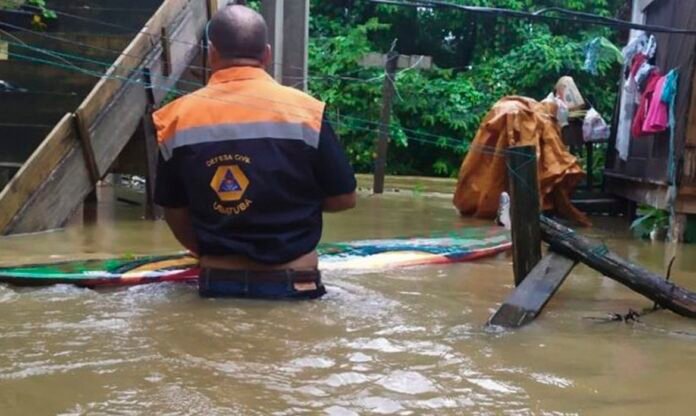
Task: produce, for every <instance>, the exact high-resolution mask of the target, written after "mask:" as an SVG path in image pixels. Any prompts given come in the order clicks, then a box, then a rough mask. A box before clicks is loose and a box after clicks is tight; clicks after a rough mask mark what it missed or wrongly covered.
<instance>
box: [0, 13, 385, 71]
mask: <svg viewBox="0 0 696 416" xmlns="http://www.w3.org/2000/svg"><path fill="white" fill-rule="evenodd" d="M0 26H4V27H6V28H10V29H13V30H17V31H21V32H24V33H29V34H31V35H34V36H38V37H42V38H45V39H51V40H54V41H57V42H62V43H66V44H70V45H74V46H77V47H80V48H84V49H91V50H95V51H101V52H107V53H109V54H113V55H114V56H115V57H118V56H127V57H130V58H135V59H137V60H143V59H145V58H146V56H138V55H132V54H128V53H123V52H122V51H119V50H116V49H110V48H105V47H102V46H95V45H90V44H88V43H84V42H80V41H76V40H73V39H69V38H66V37H62V36H56V35H50V34H48V33H45V32H41V31H37V30H33V29H28V28H25V27H21V26H18V25H14V24H11V23H7V22H2V21H0ZM0 33H7V34H8V37H9V35H10V33H9V32H6V31H1V30H0ZM13 38H15V39H17V40H19V41H21V39H19V38H16V37H13ZM199 46H200V45H199ZM146 55H147V54H146ZM269 65H273V66H274V67H281V68H283V67H284V68H286V69H293V70H295V69H300V70H302V69H303V68H300V67H299V66H295V65H284V64H282V63H279V62H271V63H269ZM185 67H186V68H188V69H193V70H197V71H209V70H210V68H208V67H205V66H200V65H194V64H188V65H186V66H185ZM368 70H369V69H368V68H360V69H357V70H355V71H349V72H346V73H342V74H334V75H329V74H318V73H311V72H309V73H308V74H307V77H308V78H310V79H330V80H341V81H355V82H372V81H377V80H381V79H382V78H383V75H380V76H376V77H373V78H370V79H367V80H366V79H363V78H357V77H350V76H348V75H351V74H354V73H356V72H360V71H368ZM285 78H289V79H293V78H296V79H304V78H305V77H303V76H285Z"/></svg>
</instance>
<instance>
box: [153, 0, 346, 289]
mask: <svg viewBox="0 0 696 416" xmlns="http://www.w3.org/2000/svg"><path fill="white" fill-rule="evenodd" d="M206 32H207V34H208V38H209V44H208V57H209V61H210V66H211V68H212V70H213V76H212V78H211V80H210V82H209V83H208V85H207V86H206V87H205V88H203V89H201V90H199V91H197V92H195V93H193V94H190V95H187V96H185V97H182V98H180V99H178V100H176V101H174V102H173V103H171V104H169V105H168V106H166V107H164V108H163V109H161V110H159V111H158V112H156V113H155V115H154V117H153V118H154V121H155V125H156V127H157V136H158V140H159V144H160V150H161V151H160V163H159V166H158V170H157V185H156V191H155V202H156V203H158V204H160V205H162V206H163V207H164V216H165V219H166V220H167V223H168V224H169V227H170V228H171V230H172V232H173V234H174V236H175V237H176V238H177V240H179V242H180V243H181V244H182V245H183V246H184V247H186V248H187V249H189V250H190V251H192V252H195V253H197V254H199V255H200V256H201V267H202V270H201V276H200V279H199V290H200V293H201V295H203V296H244V297H263V298H305V299H307V298H310V299H311V298H316V297H319V296H321V295H323V294H324V293H325V290H324V286H323V285H322V283H321V275H320V273H319V271H318V269H317V266H318V259H317V253H316V246H317V244H318V243H319V239H320V238H321V231H322V212H337V211H342V210H346V209H350V208H352V207H353V206H354V205H355V177H354V175H353V170H352V168H351V166H350V164H349V163H348V160H347V158H346V156H345V154H344V153H343V150H342V149H341V146H340V145H339V144H338V140H337V139H336V136H335V134H334V132H333V129H332V128H331V126H330V125H329V123H328V122H327V121H326V119H325V114H324V104H323V103H321V102H319V101H317V100H315V99H313V98H311V97H310V96H308V95H306V94H304V93H302V92H299V91H296V90H293V89H290V88H287V87H282V86H280V85H278V84H277V83H276V82H275V81H274V80H273V79H272V78H271V77H269V76H268V74H266V72H265V71H264V70H263V68H264V67H265V66H267V65H268V64H269V63H270V60H271V49H270V46H269V45H268V28H267V26H266V23H265V22H264V20H263V17H262V16H261V15H260V14H258V13H257V12H255V11H254V10H252V9H249V8H247V7H244V6H235V5H233V6H227V7H225V8H223V9H221V10H219V11H218V12H216V13H215V15H214V16H213V18H212V19H211V21H210V22H209V24H208V27H207V29H206Z"/></svg>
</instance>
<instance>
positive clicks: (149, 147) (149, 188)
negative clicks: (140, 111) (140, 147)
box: [142, 108, 163, 220]
mask: <svg viewBox="0 0 696 416" xmlns="http://www.w3.org/2000/svg"><path fill="white" fill-rule="evenodd" d="M142 129H143V136H144V138H145V149H146V150H145V164H146V167H147V176H146V179H145V180H146V182H145V196H146V198H145V218H146V219H150V220H154V219H158V218H161V217H162V215H163V213H162V208H161V207H159V206H157V205H156V204H155V183H157V158H158V155H159V148H158V145H157V131H156V128H155V123H154V121H153V120H152V108H148V110H147V111H146V112H145V115H144V116H143V121H142Z"/></svg>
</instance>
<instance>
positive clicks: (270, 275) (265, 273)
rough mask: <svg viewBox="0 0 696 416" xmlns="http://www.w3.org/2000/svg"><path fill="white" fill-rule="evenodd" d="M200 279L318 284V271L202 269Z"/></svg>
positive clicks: (319, 276) (319, 278) (319, 275)
mask: <svg viewBox="0 0 696 416" xmlns="http://www.w3.org/2000/svg"><path fill="white" fill-rule="evenodd" d="M200 278H201V279H204V280H205V281H212V280H214V281H220V282H236V283H319V282H320V281H321V273H320V272H319V270H316V269H315V270H289V269H288V270H229V269H213V268H203V269H202V270H201V274H200Z"/></svg>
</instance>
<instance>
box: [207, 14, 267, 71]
mask: <svg viewBox="0 0 696 416" xmlns="http://www.w3.org/2000/svg"><path fill="white" fill-rule="evenodd" d="M208 36H209V40H210V42H211V43H212V44H213V46H214V47H215V49H216V50H217V52H218V54H219V55H220V58H222V59H225V60H229V59H240V58H241V59H256V60H263V59H264V56H265V54H266V47H267V45H268V26H266V21H265V20H264V19H263V16H261V15H260V14H259V13H257V12H256V11H254V10H252V9H250V8H248V7H246V6H240V5H232V6H227V7H225V8H223V9H221V10H219V11H218V12H217V13H215V15H214V16H213V18H212V19H211V21H210V26H209V27H208Z"/></svg>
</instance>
